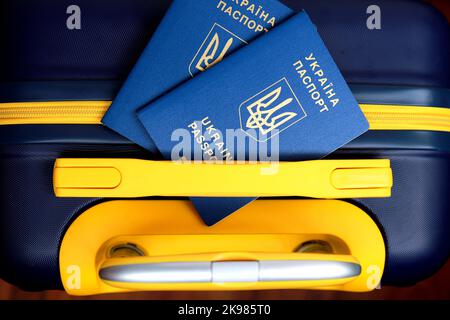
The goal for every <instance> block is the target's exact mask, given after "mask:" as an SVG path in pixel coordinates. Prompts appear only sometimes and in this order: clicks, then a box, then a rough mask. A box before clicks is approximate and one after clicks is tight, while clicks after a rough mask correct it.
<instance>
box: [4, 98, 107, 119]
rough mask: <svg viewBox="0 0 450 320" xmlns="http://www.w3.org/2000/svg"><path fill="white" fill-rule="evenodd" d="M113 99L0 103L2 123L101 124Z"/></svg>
mask: <svg viewBox="0 0 450 320" xmlns="http://www.w3.org/2000/svg"><path fill="white" fill-rule="evenodd" d="M110 105H111V101H51V102H14V103H0V125H15V124H100V123H101V120H102V117H103V115H104V114H105V112H106V110H108V107H109V106H110Z"/></svg>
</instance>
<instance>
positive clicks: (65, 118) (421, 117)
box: [0, 101, 450, 132]
mask: <svg viewBox="0 0 450 320" xmlns="http://www.w3.org/2000/svg"><path fill="white" fill-rule="evenodd" d="M110 104H111V101H54V102H14V103H0V125H17V124H101V119H102V117H103V115H104V114H105V112H106V111H107V110H108V107H109V106H110ZM361 109H362V110H363V112H364V114H365V115H366V117H367V120H368V121H369V123H370V129H371V130H425V131H444V132H450V109H447V108H440V107H414V106H402V105H375V104H361Z"/></svg>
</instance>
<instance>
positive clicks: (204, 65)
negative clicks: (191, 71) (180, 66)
mask: <svg viewBox="0 0 450 320" xmlns="http://www.w3.org/2000/svg"><path fill="white" fill-rule="evenodd" d="M232 44H233V38H229V39H228V41H227V42H226V43H225V45H224V47H223V49H222V51H221V52H220V54H219V55H217V50H218V49H219V45H220V38H219V34H218V33H215V34H214V36H213V37H212V39H211V41H210V42H209V44H208V46H207V47H206V49H205V51H204V52H203V55H202V56H201V57H200V59H199V60H198V62H197V64H196V66H195V67H196V68H197V70H200V71H202V72H203V71H205V70H206V69H208V68H210V67H212V66H213V65H215V64H217V63H219V62H220V61H222V60H223V58H224V57H225V55H226V54H227V52H228V50H229V49H230V47H231V45H232Z"/></svg>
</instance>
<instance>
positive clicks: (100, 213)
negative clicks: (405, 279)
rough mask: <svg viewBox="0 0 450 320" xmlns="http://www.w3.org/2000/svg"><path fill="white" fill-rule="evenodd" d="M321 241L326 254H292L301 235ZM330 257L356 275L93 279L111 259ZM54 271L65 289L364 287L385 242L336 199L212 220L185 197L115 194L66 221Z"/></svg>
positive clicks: (277, 203) (258, 207)
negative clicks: (125, 252) (117, 251)
mask: <svg viewBox="0 0 450 320" xmlns="http://www.w3.org/2000/svg"><path fill="white" fill-rule="evenodd" d="M313 240H315V241H325V242H326V243H328V244H329V245H330V247H331V248H332V253H330V254H318V253H296V252H297V249H298V247H299V246H300V245H301V244H302V243H305V242H308V241H313ZM123 244H133V245H135V246H136V247H138V248H139V249H140V250H141V251H142V252H143V253H144V255H145V256H144V257H136V256H124V257H122V258H119V257H111V250H112V248H115V247H117V246H118V245H123ZM293 256H296V258H302V257H303V258H304V259H313V260H320V259H326V260H329V259H334V260H335V261H352V262H357V263H359V265H360V266H361V273H360V275H359V276H358V277H356V278H350V279H341V280H339V281H337V280H336V279H335V280H316V281H275V282H261V283H245V284H243V283H222V284H218V283H172V284H167V283H160V284H135V283H120V284H119V283H111V282H108V281H103V280H101V279H100V278H99V270H100V268H102V267H105V266H110V265H121V264H133V263H141V262H146V261H147V262H148V261H152V262H173V261H186V260H191V261H194V260H199V259H200V260H203V261H204V260H209V261H227V260H234V261H236V260H238V261H242V260H254V259H259V260H261V259H262V260H264V259H267V260H272V259H277V260H278V259H286V260H289V259H292V257H293ZM59 261H60V273H61V279H62V283H63V285H64V288H65V289H66V291H67V292H68V293H70V294H72V295H92V294H101V293H114V292H130V291H148V290H265V289H320V290H343V291H355V292H363V291H370V290H372V289H374V288H375V287H376V286H377V285H378V283H379V281H380V279H381V276H382V274H383V270H384V263H385V246H384V241H383V237H382V235H381V232H380V231H379V229H378V227H377V225H376V224H375V222H374V221H373V220H372V219H371V218H370V217H369V216H368V215H367V214H366V213H365V212H364V211H363V210H362V209H360V208H358V207H356V206H354V205H352V204H349V203H346V202H343V201H338V200H257V201H255V202H253V203H252V204H249V205H248V206H245V207H244V208H242V209H240V210H239V211H238V212H237V213H235V214H233V215H231V216H229V217H227V218H226V219H224V220H222V221H221V222H219V223H218V224H216V225H214V226H213V227H207V226H206V225H204V223H203V221H202V220H201V219H200V217H199V216H198V214H197V213H196V211H195V209H194V207H193V206H192V204H191V203H190V202H189V201H184V200H183V201H176V200H129V201H127V200H121V201H110V202H105V203H102V204H99V205H96V206H94V207H92V208H90V209H88V210H87V211H86V212H84V213H82V214H81V215H80V216H79V217H78V218H77V219H76V220H75V221H74V222H73V223H72V224H71V226H70V227H69V229H68V230H67V232H66V234H65V235H64V238H63V241H62V244H61V248H60V260H59Z"/></svg>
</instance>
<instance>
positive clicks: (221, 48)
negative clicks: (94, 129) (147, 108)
mask: <svg viewBox="0 0 450 320" xmlns="http://www.w3.org/2000/svg"><path fill="white" fill-rule="evenodd" d="M292 15H293V11H292V10H291V9H289V8H288V7H286V6H285V5H283V4H281V3H280V2H278V1H277V0H195V1H194V0H192V1H186V0H175V1H173V4H172V5H171V7H170V8H169V10H168V12H167V13H166V15H165V17H164V19H163V21H162V22H161V24H160V26H159V27H158V30H157V31H156V32H155V34H154V35H153V37H152V39H151V40H150V42H149V43H148V45H147V47H146V48H145V50H144V51H143V53H142V55H141V57H140V58H139V60H138V62H137V63H136V65H135V67H134V68H133V70H132V71H131V73H130V75H129V76H128V79H127V80H126V82H125V83H124V85H123V87H122V88H121V90H120V92H119V94H118V95H117V97H116V98H115V100H114V101H113V103H112V105H111V107H110V108H109V110H108V112H107V113H106V115H105V117H104V118H103V120H102V122H103V123H104V124H105V125H106V126H107V127H109V128H111V129H113V130H115V131H116V132H118V133H120V134H121V135H123V136H125V137H127V138H128V139H130V140H131V141H133V142H135V143H137V144H139V145H141V146H142V147H144V148H146V149H147V150H149V151H150V152H151V153H157V152H158V150H157V148H156V146H155V144H154V142H153V140H152V138H151V137H150V136H149V135H148V133H147V131H146V130H145V129H144V127H143V126H142V124H141V123H140V122H139V121H138V118H137V116H136V110H137V109H139V108H140V107H143V106H144V105H145V104H147V103H148V102H150V101H152V100H154V99H156V98H157V97H159V96H160V95H162V94H164V93H166V92H168V91H169V90H171V89H173V88H174V87H176V86H177V85H179V84H180V83H183V82H185V81H187V80H189V79H191V78H192V77H193V76H195V75H196V74H198V73H200V72H201V71H204V70H206V69H208V68H209V67H212V66H214V65H216V64H217V63H218V62H220V61H222V59H223V58H224V57H226V56H227V55H228V54H230V53H231V52H233V51H235V50H237V49H238V48H240V47H242V46H244V45H246V44H247V43H248V42H250V41H251V40H252V39H254V38H256V37H258V36H260V35H262V34H265V33H266V32H267V31H268V30H269V29H271V28H272V27H274V26H276V25H277V24H279V23H281V21H283V20H285V19H286V18H288V17H290V16H292ZM250 200H251V199H231V200H230V199H220V198H211V199H192V201H193V203H194V205H195V206H196V209H197V211H198V212H199V213H200V214H201V215H202V216H203V217H208V216H209V215H210V214H211V212H215V213H216V214H217V215H219V216H226V215H228V214H230V213H232V212H234V211H236V210H237V209H239V208H240V207H242V206H243V205H245V204H247V203H248V202H249V201H250Z"/></svg>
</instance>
